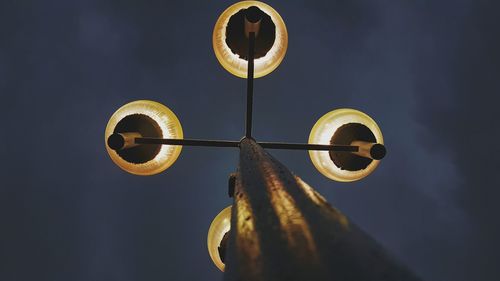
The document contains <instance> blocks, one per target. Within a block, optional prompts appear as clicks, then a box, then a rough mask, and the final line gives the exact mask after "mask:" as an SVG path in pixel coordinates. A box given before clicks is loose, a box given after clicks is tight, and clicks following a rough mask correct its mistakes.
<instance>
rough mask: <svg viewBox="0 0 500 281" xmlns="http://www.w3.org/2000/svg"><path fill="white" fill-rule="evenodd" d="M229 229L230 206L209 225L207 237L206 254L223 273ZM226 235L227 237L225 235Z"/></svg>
mask: <svg viewBox="0 0 500 281" xmlns="http://www.w3.org/2000/svg"><path fill="white" fill-rule="evenodd" d="M230 229H231V206H229V207H227V208H225V209H224V210H222V211H221V212H220V213H219V214H218V215H217V216H216V217H215V218H214V220H213V221H212V224H210V228H209V229H208V236H207V246H208V254H209V255H210V258H211V259H212V261H213V262H214V264H215V266H217V268H219V269H220V270H221V271H224V267H225V264H224V259H225V252H226V243H227V239H228V238H229V230H230ZM226 234H227V235H226Z"/></svg>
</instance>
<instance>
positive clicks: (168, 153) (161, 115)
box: [104, 100, 183, 176]
mask: <svg viewBox="0 0 500 281" xmlns="http://www.w3.org/2000/svg"><path fill="white" fill-rule="evenodd" d="M133 114H144V115H146V116H148V117H150V118H151V119H153V120H154V121H155V122H156V123H157V125H158V126H159V127H160V129H161V132H162V136H163V138H173V139H182V138H183V133H182V127H181V123H180V122H179V119H177V116H175V114H174V113H173V112H172V111H171V110H170V109H168V108H167V107H166V106H164V105H163V104H161V103H157V102H154V101H149V100H138V101H134V102H131V103H127V104H126V105H124V106H122V107H120V108H119V109H118V110H117V111H116V112H115V113H114V114H113V116H111V118H110V119H109V122H108V125H107V126H106V131H105V133H104V140H105V142H106V150H107V151H108V154H109V156H110V157H111V160H113V162H115V164H116V165H118V167H120V168H122V169H123V170H125V171H127V172H129V173H131V174H134V175H142V176H148V175H154V174H158V173H161V172H162V171H164V170H165V169H167V168H168V167H170V166H171V165H172V164H173V163H174V162H175V160H177V157H179V154H180V153H181V150H182V146H180V145H175V146H172V145H163V146H162V147H161V149H160V151H159V152H158V154H157V155H156V156H155V158H154V159H152V160H150V161H148V162H145V163H141V164H136V163H131V162H128V161H126V160H124V159H123V158H121V157H120V156H119V155H118V153H116V151H114V150H113V149H111V148H110V147H109V146H108V145H107V140H108V137H109V136H110V135H111V134H113V132H114V130H115V127H116V125H117V124H118V122H120V120H122V119H123V118H125V117H126V116H129V115H133Z"/></svg>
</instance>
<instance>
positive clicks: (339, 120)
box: [309, 108, 384, 182]
mask: <svg viewBox="0 0 500 281" xmlns="http://www.w3.org/2000/svg"><path fill="white" fill-rule="evenodd" d="M348 123H360V124H362V125H365V126H366V127H368V129H370V130H371V131H372V133H373V135H374V136H375V139H376V140H377V143H380V144H384V138H383V137H382V132H381V131H380V128H379V127H378V125H377V123H375V121H373V119H372V118H370V116H368V115H366V114H365V113H363V112H361V111H358V110H355V109H350V108H342V109H337V110H333V111H330V112H328V113H327V114H325V115H323V117H321V118H320V119H319V120H318V121H317V122H316V124H314V127H313V128H312V130H311V134H310V135H309V143H311V144H313V143H315V144H330V140H331V138H332V136H333V134H334V133H335V131H337V129H338V128H339V127H341V126H342V125H344V124H348ZM309 156H310V157H311V161H312V163H313V164H314V166H315V167H316V169H318V171H320V172H321V173H322V174H323V175H324V176H326V177H327V178H330V179H332V180H336V181H340V182H350V181H356V180H360V179H362V178H364V177H366V176H368V175H369V174H370V173H372V172H373V171H374V170H375V168H376V167H377V166H378V164H379V161H378V160H373V161H372V162H371V163H370V164H369V165H368V167H366V168H365V169H363V170H359V171H347V170H342V169H340V168H339V167H337V166H336V165H335V164H334V163H333V161H332V159H331V158H330V153H329V152H328V151H315V150H310V151H309Z"/></svg>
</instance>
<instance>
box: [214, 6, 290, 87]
mask: <svg viewBox="0 0 500 281" xmlns="http://www.w3.org/2000/svg"><path fill="white" fill-rule="evenodd" d="M251 6H256V7H258V8H259V9H261V10H262V11H263V12H264V13H266V14H268V15H269V16H270V17H271V20H272V21H273V23H274V25H275V26H276V39H275V40H274V44H273V46H272V47H271V49H270V50H269V52H268V53H267V54H266V55H265V56H263V57H261V58H258V59H255V61H254V77H255V78H259V77H262V76H266V75H267V74H269V73H271V72H272V71H273V70H275V69H276V68H277V67H278V65H280V63H281V61H282V60H283V58H284V57H285V54H286V49H287V47H288V33H287V31H286V26H285V22H284V21H283V19H282V18H281V16H280V15H279V14H278V12H276V11H275V10H274V9H273V8H272V7H271V6H269V5H267V4H265V3H262V2H259V1H242V2H238V3H236V4H234V5H232V6H230V7H229V8H227V9H226V10H225V11H224V12H223V13H222V15H220V17H219V19H218V20H217V22H216V23H215V27H214V33H213V38H212V41H213V42H212V43H213V47H214V52H215V56H216V57H217V59H218V60H219V62H220V64H221V65H222V66H223V67H224V68H225V69H226V70H227V71H229V72H230V73H231V74H233V75H236V76H238V77H240V78H247V63H248V62H247V61H246V60H244V59H241V58H240V57H239V56H238V55H236V54H234V53H233V52H232V51H231V49H230V48H229V47H228V46H227V44H226V27H227V24H228V22H229V18H231V16H233V15H234V14H236V13H237V12H238V11H240V10H241V9H246V8H248V7H251Z"/></svg>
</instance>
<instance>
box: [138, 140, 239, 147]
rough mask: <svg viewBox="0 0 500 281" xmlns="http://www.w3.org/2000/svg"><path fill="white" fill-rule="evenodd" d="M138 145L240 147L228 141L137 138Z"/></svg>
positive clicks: (237, 142)
mask: <svg viewBox="0 0 500 281" xmlns="http://www.w3.org/2000/svg"><path fill="white" fill-rule="evenodd" d="M135 143H136V144H168V145H186V146H212V147H239V146H240V142H239V141H226V140H195V139H160V138H136V139H135Z"/></svg>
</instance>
